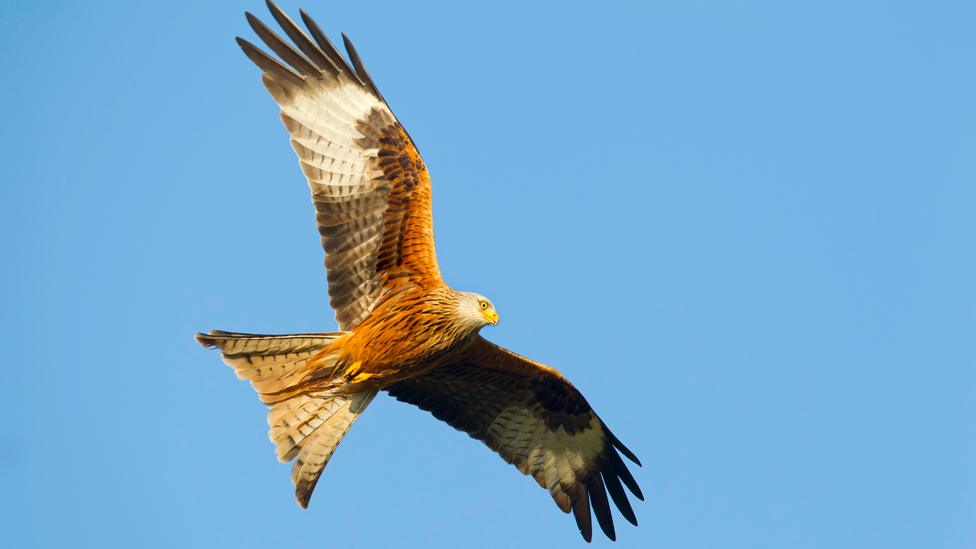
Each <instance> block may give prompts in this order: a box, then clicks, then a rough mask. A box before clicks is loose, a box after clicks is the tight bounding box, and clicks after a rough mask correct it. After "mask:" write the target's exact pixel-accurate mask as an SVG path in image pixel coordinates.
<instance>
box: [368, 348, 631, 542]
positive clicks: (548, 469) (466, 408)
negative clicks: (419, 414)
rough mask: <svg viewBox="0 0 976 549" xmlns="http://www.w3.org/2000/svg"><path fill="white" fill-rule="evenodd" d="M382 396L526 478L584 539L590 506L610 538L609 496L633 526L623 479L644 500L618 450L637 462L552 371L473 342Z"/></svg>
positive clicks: (611, 532) (398, 384) (587, 529)
mask: <svg viewBox="0 0 976 549" xmlns="http://www.w3.org/2000/svg"><path fill="white" fill-rule="evenodd" d="M386 390H387V391H388V392H389V393H390V394H391V395H392V396H394V397H396V398H397V399H398V400H401V401H403V402H408V403H410V404H414V405H416V406H418V407H419V408H421V409H423V410H426V411H428V412H431V413H432V414H433V415H434V417H436V418H437V419H440V420H442V421H445V422H447V423H448V424H449V425H451V426H452V427H454V428H455V429H458V430H460V431H464V432H466V433H468V434H469V435H471V436H472V437H473V438H476V439H478V440H480V441H482V442H484V443H485V444H486V445H488V447H489V448H491V449H492V450H494V451H495V452H497V453H498V454H499V455H501V457H502V458H503V459H504V460H505V461H507V462H509V463H511V464H512V465H515V466H516V467H518V469H519V471H521V472H522V473H523V474H527V475H532V477H533V478H535V480H536V482H538V483H539V485H540V486H542V487H543V488H545V489H547V490H549V492H550V493H551V494H552V497H553V499H554V500H556V505H558V506H559V508H560V509H562V510H563V511H564V512H567V513H568V512H569V511H570V510H572V511H573V514H574V515H575V517H576V524H577V525H578V526H579V529H580V533H582V535H583V537H584V538H585V539H586V540H587V541H589V540H590V537H591V531H592V528H591V517H590V508H591V506H592V509H593V512H594V513H595V514H596V517H597V520H598V521H599V523H600V527H601V528H602V529H603V531H604V533H606V535H607V536H608V537H609V538H611V539H614V537H615V533H614V528H613V519H612V517H611V515H610V504H609V502H608V500H607V492H609V493H610V497H611V498H612V499H613V501H614V503H616V505H617V509H618V510H619V511H620V513H621V514H622V515H623V516H624V518H626V519H627V520H628V521H630V522H631V523H632V524H634V525H636V524H637V518H636V517H635V516H634V511H633V509H632V508H631V506H630V502H629V501H628V499H627V496H626V494H625V493H624V490H623V488H622V486H621V481H622V483H623V484H624V485H626V486H627V488H629V489H630V491H631V492H632V493H633V494H634V495H635V496H637V498H638V499H644V498H643V495H642V494H641V491H640V488H639V487H638V486H637V482H636V481H635V480H634V477H633V476H632V475H631V474H630V471H628V470H627V467H626V465H625V464H624V461H623V460H622V459H621V458H620V455H619V454H618V452H619V453H622V454H623V455H625V456H626V457H627V458H629V459H630V460H631V461H633V462H634V463H637V464H638V465H640V462H639V461H638V460H637V457H636V456H634V454H633V453H632V452H631V451H630V450H628V449H627V448H626V447H624V445H623V444H622V443H621V442H620V440H618V439H617V437H615V436H614V435H613V433H611V432H610V430H609V429H607V426H606V425H605V424H604V423H603V421H601V420H600V418H599V417H597V415H596V413H594V412H593V410H592V409H591V408H590V405H589V404H587V402H586V399H584V398H583V395H581V394H580V392H579V391H577V390H576V388H575V387H573V385H572V384H571V383H570V382H569V381H567V380H566V378H564V377H563V376H562V375H561V374H559V372H557V371H555V370H553V369H552V368H549V367H547V366H544V365H542V364H539V363H538V362H534V361H532V360H529V359H527V358H524V357H522V356H519V355H517V354H515V353H513V352H511V351H508V350H506V349H503V348H501V347H499V346H497V345H495V344H493V343H490V342H489V341H487V340H485V339H483V338H481V337H479V338H478V339H477V340H476V341H475V342H474V343H473V344H472V345H471V347H469V348H468V350H466V351H465V352H463V353H461V354H460V355H459V356H457V357H456V358H454V359H452V360H451V361H450V362H449V363H447V364H444V365H442V366H438V367H436V368H434V369H433V370H431V371H429V372H427V373H425V374H423V375H420V376H418V377H414V378H411V379H408V380H405V381H400V382H397V383H395V384H393V385H391V386H390V387H388V388H387V389H386ZM604 489H606V491H604Z"/></svg>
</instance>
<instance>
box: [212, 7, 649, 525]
mask: <svg viewBox="0 0 976 549" xmlns="http://www.w3.org/2000/svg"><path fill="white" fill-rule="evenodd" d="M268 7H269V8H270V10H271V14H272V16H273V17H274V18H275V20H276V21H277V22H278V23H279V24H280V26H281V28H282V30H284V33H285V34H286V35H287V36H288V38H290V39H291V42H292V43H293V45H292V44H289V43H288V42H286V41H285V40H284V39H283V38H282V37H280V36H278V35H277V34H276V33H275V32H274V31H272V30H271V29H269V28H268V27H267V26H265V25H264V24H263V23H262V22H261V21H259V20H258V19H257V18H256V17H254V16H253V15H251V14H250V13H248V14H247V20H248V22H249V23H250V25H251V27H252V28H253V29H254V31H255V32H256V33H257V35H258V36H259V37H260V38H261V40H262V41H263V42H264V43H265V44H266V45H267V47H268V48H269V49H270V50H271V51H272V52H274V53H275V54H277V56H278V58H279V59H280V60H279V59H276V58H274V57H272V56H271V55H269V54H267V53H265V52H264V51H262V50H260V49H258V48H257V47H255V46H254V45H252V44H251V43H250V42H248V41H246V40H244V39H242V38H238V39H237V42H238V44H239V45H240V47H241V48H242V49H243V50H244V53H245V54H246V55H247V57H248V58H249V59H250V60H251V61H253V62H254V64H256V65H257V66H258V67H259V68H260V69H261V71H262V73H263V81H264V85H265V86H266V87H267V88H268V91H269V92H271V96H272V97H273V98H274V99H275V101H276V102H277V103H278V106H279V107H280V108H281V119H282V121H283V122H284V124H285V127H286V128H287V129H288V132H289V134H290V136H291V144H292V147H293V148H294V149H295V152H296V153H297V154H298V160H299V163H300V165H301V168H302V171H303V172H304V173H305V176H306V178H307V179H308V184H309V187H310V188H311V191H312V200H313V202H314V204H315V213H316V220H317V222H318V229H319V234H320V235H321V237H322V247H323V248H324V249H325V266H326V270H327V272H328V280H329V296H330V302H331V305H332V307H333V308H334V309H335V314H336V320H337V321H338V325H339V329H340V330H341V331H339V332H329V333H310V334H296V335H254V334H241V333H230V332H222V331H212V332H210V333H208V334H197V336H196V337H197V340H198V341H199V342H200V343H201V344H203V345H204V346H207V347H217V348H219V349H220V351H221V353H222V355H223V359H224V361H225V362H226V363H227V364H229V365H230V366H233V367H234V369H235V370H236V372H237V375H238V377H240V378H241V379H247V380H249V381H250V382H251V384H252V385H253V387H254V389H255V390H256V391H257V392H258V394H259V396H260V398H261V401H262V402H264V403H265V404H266V405H268V407H269V408H270V410H269V412H268V424H269V425H270V426H271V429H270V438H271V440H272V441H273V442H274V443H275V445H276V446H277V453H278V459H279V460H280V461H282V462H289V461H292V460H294V465H293V467H292V481H293V482H294V483H295V496H296V497H297V499H298V503H299V504H300V505H301V506H302V507H307V506H308V502H309V498H311V496H312V491H313V490H314V488H315V484H316V482H318V479H319V476H320V475H321V474H322V470H323V468H324V467H325V465H326V464H327V463H328V461H329V458H330V457H331V456H332V453H333V452H334V451H335V449H336V446H338V444H339V442H340V441H341V440H342V437H343V436H344V435H345V434H346V431H348V430H349V427H350V426H352V424H353V422H354V421H355V420H356V418H357V417H359V415H360V414H361V413H362V412H363V410H365V409H366V406H368V405H369V403H370V402H371V401H372V400H373V397H374V396H376V394H377V393H378V392H379V391H386V392H387V393H389V394H390V395H391V396H393V397H395V398H397V399H398V400H401V401H404V402H408V403H410V404H414V405H416V406H418V407H419V408H421V409H423V410H427V411H429V412H431V413H432V414H433V415H434V417H436V418H437V419H440V420H442V421H444V422H446V423H448V424H449V425H451V426H452V427H454V428H455V429H458V430H460V431H464V432H465V433H468V434H469V435H471V436H472V437H474V438H476V439H478V440H480V441H482V442H484V443H485V444H486V445H487V446H488V447H489V448H491V449H492V450H494V451H495V452H497V453H498V454H499V455H500V456H501V457H502V459H504V460H505V461H507V462H509V463H511V464H513V465H515V466H516V467H517V468H518V470H519V471H521V472H522V473H523V474H527V475H531V476H532V477H533V478H534V479H535V480H536V482H538V483H539V486H542V487H543V488H545V489H546V490H548V491H549V493H550V494H552V497H553V499H554V500H555V501H556V505H558V506H559V508H560V509H562V510H563V511H564V512H567V513H568V512H569V511H570V510H572V511H573V514H574V515H575V517H576V524H577V525H578V526H579V529H580V533H581V534H582V535H583V537H584V538H585V539H586V540H587V541H589V540H590V538H591V533H592V526H591V516H590V510H591V508H592V510H593V513H595V514H596V518H597V521H598V522H599V523H600V527H601V528H602V529H603V531H604V533H605V534H606V535H607V536H608V537H609V538H610V539H615V533H614V527H613V519H612V517H611V514H610V504H609V500H608V498H607V493H609V494H610V499H612V500H613V501H614V503H615V504H616V506H617V508H618V510H619V512H620V513H621V514H622V515H623V516H624V518H626V519H627V520H628V521H629V522H631V523H632V524H634V525H636V524H637V519H636V517H635V516H634V511H633V509H632V508H631V506H630V502H629V501H628V499H627V495H626V494H625V492H624V489H623V486H626V487H627V488H628V489H629V490H630V492H631V493H632V494H633V495H634V496H636V497H637V498H638V499H643V495H642V494H641V491H640V488H639V487H638V486H637V483H636V481H635V480H634V477H633V476H631V474H630V472H629V471H628V470H627V467H626V465H625V464H624V461H623V460H622V459H621V457H620V454H623V455H624V456H626V457H627V458H628V459H630V460H631V461H633V462H634V463H637V464H638V465H640V462H639V461H638V459H637V457H636V456H635V455H634V454H633V453H632V452H631V451H630V450H628V449H627V448H626V447H625V446H624V445H623V444H622V443H621V442H620V440H619V439H617V437H615V436H614V435H613V433H611V432H610V430H609V429H608V428H607V426H606V424H604V423H603V421H602V420H601V419H600V418H599V416H597V415H596V413H595V412H594V411H593V409H592V408H590V405H589V404H588V403H587V402H586V399H585V398H583V395H582V394H580V392H579V391H578V390H577V389H576V388H575V387H573V385H572V384H571V383H570V382H569V381H568V380H567V379H566V378H565V377H563V376H562V375H561V374H560V373H559V372H557V371H556V370H554V369H552V368H549V367H547V366H544V365H542V364H539V363H538V362H535V361H532V360H529V359H527V358H525V357H522V356H519V355H517V354H515V353H513V352H511V351H508V350H506V349H503V348H501V347H499V346H497V345H495V344H493V343H491V342H489V341H487V340H486V339H484V338H482V337H481V336H480V335H479V331H480V330H481V328H483V327H484V326H486V325H488V324H492V325H494V324H497V323H498V313H497V312H496V311H495V307H494V305H492V303H491V301H489V300H488V299H487V298H485V297H484V296H481V295H479V294H476V293H472V292H461V291H457V290H454V289H452V288H449V287H448V286H447V285H446V284H445V283H444V281H443V279H441V275H440V270H439V268H438V266H437V258H436V255H435V254H434V233H433V225H432V221H431V208H430V204H431V186H430V176H429V175H428V173H427V168H426V167H425V166H424V162H423V160H422V159H421V157H420V153H419V152H418V151H417V148H416V146H415V144H414V142H413V140H412V139H411V138H410V136H409V135H408V134H407V132H406V130H404V129H403V127H402V126H401V125H400V123H399V122H398V121H397V118H396V116H394V114H393V112H392V111H391V110H390V107H389V106H388V105H387V103H386V101H385V100H384V99H383V96H382V95H380V92H379V90H377V88H376V85H375V84H374V83H373V79H372V78H370V76H369V73H367V72H366V69H365V68H364V67H363V64H362V61H361V60H360V58H359V55H358V54H357V53H356V50H355V48H353V46H352V44H351V43H350V42H349V39H348V38H346V36H345V35H343V41H344V43H345V48H346V51H347V53H348V55H349V62H347V61H346V60H345V59H344V58H343V57H342V55H341V54H340V53H339V52H338V51H337V50H336V48H335V47H334V46H333V45H332V43H331V42H330V41H329V39H328V38H326V36H325V34H324V33H323V32H322V31H321V30H320V29H319V27H318V25H316V24H315V22H314V21H313V20H312V19H311V18H310V17H309V16H308V15H307V14H306V13H305V12H304V11H303V12H302V13H301V16H302V20H303V21H304V22H305V25H306V27H307V29H308V34H306V33H305V31H303V30H302V29H301V28H299V26H298V25H296V24H295V23H294V22H293V21H292V20H291V19H290V18H289V17H288V16H287V15H286V14H285V13H284V12H283V11H281V9H279V8H278V7H277V6H276V5H274V4H273V3H271V2H268ZM309 34H310V35H311V36H309ZM296 47H297V49H296Z"/></svg>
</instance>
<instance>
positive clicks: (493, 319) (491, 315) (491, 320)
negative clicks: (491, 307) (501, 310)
mask: <svg viewBox="0 0 976 549" xmlns="http://www.w3.org/2000/svg"><path fill="white" fill-rule="evenodd" d="M483 314H484V315H485V320H487V321H488V324H491V325H492V326H494V325H495V324H498V313H497V312H496V311H485V312H484V313H483Z"/></svg>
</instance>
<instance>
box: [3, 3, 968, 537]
mask: <svg viewBox="0 0 976 549" xmlns="http://www.w3.org/2000/svg"><path fill="white" fill-rule="evenodd" d="M199 4H203V3H199ZM199 4H198V3H185V2H175V1H174V2H165V3H158V4H156V5H152V6H150V5H143V4H142V3H135V2H126V3H118V4H109V3H102V2H85V3H74V2H72V3H65V4H63V5H62V4H59V3H42V2H36V3H35V2H19V3H16V4H14V5H10V6H6V7H5V8H4V10H2V12H0V26H2V28H3V32H0V62H2V66H3V67H4V78H3V85H2V86H0V100H2V103H3V104H4V105H5V106H6V109H5V114H4V123H3V124H0V150H2V151H3V153H2V157H3V168H2V172H3V184H2V185H0V189H2V191H0V192H2V193H3V196H2V201H0V204H2V208H3V215H2V216H0V234H2V235H3V237H2V242H3V253H4V257H5V265H6V268H4V269H2V271H0V277H2V279H3V280H2V282H3V283H2V287H3V288H4V292H3V293H4V294H5V296H4V298H3V301H4V303H5V306H4V307H2V308H0V322H2V327H3V329H4V333H6V334H7V337H6V338H5V340H6V344H7V348H6V350H5V353H4V354H5V360H4V362H5V366H4V371H5V382H6V383H5V390H4V391H3V392H2V394H3V397H2V399H3V400H2V402H3V404H4V409H5V410H6V420H5V421H3V422H2V423H0V484H2V486H3V488H2V492H3V494H4V496H3V497H2V498H0V530H2V531H3V532H4V534H3V536H5V538H6V540H5V542H4V543H3V545H5V546H8V547H34V546H36V547H68V546H71V547H107V546H120V547H122V546H124V547H131V546H143V547H174V546H183V547H217V546H228V547H268V546H280V547H289V546H312V545H315V546H319V545H321V546H335V547H382V546H389V545H390V544H396V545H398V546H404V547H456V546H458V545H459V544H463V545H465V546H469V547H500V546H523V547H527V546H533V547H546V546H553V547H555V546H574V545H575V544H581V543H582V542H581V540H580V539H579V537H578V533H577V531H576V528H575V525H574V524H573V520H572V518H571V517H569V516H565V515H563V514H561V513H560V512H559V511H558V510H557V509H556V507H555V505H554V504H553V503H552V501H551V500H550V499H549V497H548V495H547V494H546V493H545V492H544V491H542V490H540V489H538V487H537V486H535V484H534V482H532V481H531V480H529V479H527V478H525V477H522V476H521V475H519V474H518V473H517V472H516V471H515V470H514V469H513V468H511V467H510V466H508V465H505V464H504V463H503V462H502V461H501V460H500V459H498V457H496V456H495V455H493V454H492V453H490V452H489V451H487V450H486V449H484V448H483V447H482V446H481V445H480V444H479V443H477V442H475V441H473V440H471V439H469V438H468V437H466V436H464V435H461V434H458V433H456V432H454V431H453V430H452V429H450V428H449V427H447V426H445V425H443V424H441V423H439V422H437V421H435V420H434V419H433V418H431V417H430V416H428V415H427V414H425V413H423V412H420V411H418V410H416V409H414V408H412V407H409V406H407V405H404V404H401V403H398V402H395V401H393V400H392V399H390V398H388V397H385V396H381V397H380V398H378V399H377V401H376V402H375V404H374V405H373V406H372V407H371V408H370V410H369V411H368V412H367V413H366V414H365V415H364V416H363V417H362V419H361V420H360V421H359V422H358V423H357V424H356V425H355V427H354V428H353V430H352V431H351V432H350V434H349V436H348V437H347V438H346V440H345V441H344V443H343V445H342V446H341V448H340V449H339V451H338V452H337V454H336V456H335V458H334V460H333V461H332V463H331V464H330V465H329V467H328V469H327V470H326V473H325V475H324V477H323V479H322V481H321V482H320V484H319V486H318V489H317V492H316V494H315V497H314V498H313V500H312V505H311V508H310V509H309V510H307V511H302V510H300V509H299V508H298V506H297V505H296V504H295V503H294V501H293V496H292V487H291V484H290V482H289V476H288V471H289V469H288V467H287V466H285V465H281V464H278V463H277V462H276V461H275V459H274V455H273V448H272V446H271V444H270V443H269V442H268V441H267V439H266V434H265V431H266V426H265V421H264V410H263V409H262V406H261V405H260V404H259V403H258V401H257V399H256V398H255V396H254V395H253V394H252V391H251V389H250V388H249V387H248V386H247V385H246V384H245V383H242V382H239V381H237V380H236V379H235V377H234V375H233V373H232V372H231V371H230V369H228V368H227V367H225V366H223V365H222V364H221V363H220V361H219V360H218V357H217V355H216V354H215V353H214V352H208V351H204V350H202V349H200V348H199V347H198V346H197V344H196V343H195V342H194V341H193V339H192V334H193V333H194V332H196V331H199V330H206V329H213V328H220V329H228V330H240V331H253V332H272V333H274V332H279V333H286V332H298V331H309V330H316V331H318V330H329V329H334V327H335V324H334V321H333V319H332V312H331V311H330V310H329V309H328V308H327V296H326V287H325V283H324V273H323V268H322V258H321V253H320V249H319V244H318V236H317V234H316V232H315V229H314V223H313V217H312V209H311V206H310V204H309V199H308V191H307V188H306V185H305V182H304V181H303V179H302V177H301V173H300V171H299V169H298V166H297V163H296V162H295V159H294V154H293V153H292V151H291V150H290V148H289V146H288V143H287V138H286V134H285V131H284V129H283V128H282V127H281V125H280V122H279V121H278V118H277V113H276V109H275V107H274V104H273V102H272V100H271V99H270V97H268V96H267V94H266V92H265V91H264V89H263V88H262V86H261V85H260V81H259V77H258V73H257V70H256V69H255V68H254V67H253V66H251V65H250V63H249V62H248V61H247V60H246V59H245V58H244V56H243V55H242V54H241V53H240V51H239V50H238V49H237V47H236V45H235V44H234V41H233V38H234V36H235V35H238V34H241V35H243V36H246V37H250V36H253V35H252V34H251V33H250V32H249V29H248V27H247V25H246V22H245V20H244V17H243V11H244V10H245V9H249V10H251V11H254V12H256V13H258V14H261V15H262V17H264V18H265V19H268V18H267V17H266V16H265V15H264V14H265V13H266V11H265V9H264V6H263V4H262V3H261V2H258V1H257V0H255V1H253V2H244V3H241V4H240V5H232V3H230V2H226V3H208V4H203V5H199ZM855 4H856V5H855ZM282 5H283V7H285V8H286V9H287V10H288V11H289V12H290V13H292V14H295V13H297V9H298V7H300V5H299V4H298V3H295V2H291V1H288V2H282ZM301 7H304V8H306V9H307V10H308V11H310V12H311V13H312V14H313V16H315V17H316V18H317V20H318V21H319V23H320V24H321V25H322V26H323V28H325V29H326V30H327V31H328V32H329V33H330V34H331V35H332V36H333V37H336V36H338V32H339V31H345V32H347V33H348V34H349V35H350V36H351V37H352V39H353V40H354V42H355V43H356V45H357V47H358V49H359V50H360V53H361V54H362V56H363V58H364V60H365V62H366V65H367V67H368V68H369V70H370V72H371V73H372V74H373V76H374V78H375V79H376V81H377V83H378V85H379V87H380V89H381V90H382V91H383V93H384V95H385V96H386V97H387V98H388V99H389V101H390V103H391V105H392V107H393V108H394V110H395V112H396V113H397V114H398V116H399V117H400V119H401V120H402V121H403V122H404V124H405V125H406V127H407V128H408V129H409V131H410V132H411V134H412V135H413V137H414V138H415V139H416V141H417V142H418V143H419V145H420V148H421V151H422V153H423V154H424V157H425V159H426V161H427V164H428V166H429V167H430V170H431V172H432V177H433V181H434V218H435V227H436V232H437V246H438V254H439V256H440V261H441V266H442V269H443V272H444V274H445V277H446V279H447V281H448V283H450V284H451V285H453V286H455V287H458V288H462V289H469V290H475V291H478V292H481V293H484V294H485V295H488V296H489V297H491V298H492V300H493V301H494V302H495V304H496V305H497V307H498V309H499V311H500V314H501V318H502V322H501V324H500V325H499V326H498V327H496V328H490V329H487V330H486V332H485V334H486V335H487V336H488V337H489V338H490V339H492V340H494V341H496V342H498V343H500V344H503V345H505V346H507V347H510V348H512V349H514V350H516V351H517V352H519V353H522V354H525V355H528V356H531V357H533V358H536V359H538V360H541V361H544V362H546V363H549V364H551V365H553V366H555V367H557V368H559V369H561V370H562V371H563V372H564V373H565V374H566V375H567V376H568V377H569V378H570V379H572V380H573V381H574V383H575V384H576V385H577V387H579V388H580V390H582V392H583V393H584V394H585V395H586V396H587V398H588V399H589V401H590V403H591V404H592V405H593V406H594V407H595V408H596V409H597V410H598V411H599V413H600V414H601V415H602V417H603V418H604V419H605V420H606V421H607V423H608V424H609V425H610V426H611V427H612V428H613V429H614V431H615V432H616V433H617V434H618V435H619V436H620V438H622V439H623V440H624V441H625V442H626V443H627V445H628V446H629V447H630V448H632V449H633V450H634V451H635V452H636V453H637V454H638V455H639V456H640V457H641V459H642V461H643V463H644V468H643V469H640V470H638V471H636V472H635V474H636V476H637V479H638V481H639V482H640V483H641V486H642V487H643V490H644V493H645V494H646V495H647V501H645V502H643V503H639V504H638V505H637V506H636V512H637V515H638V518H639V520H640V522H641V525H640V527H638V528H632V527H630V526H629V525H626V523H624V522H623V520H622V519H620V518H619V516H618V519H617V523H618V529H617V530H618V539H619V541H618V542H617V544H618V546H620V547H661V548H706V547H723V548H739V547H742V548H782V547H791V548H803V547H810V548H819V547H835V548H841V547H851V548H854V547H973V546H976V467H974V463H976V428H974V417H976V398H974V395H976V368H974V367H976V360H974V359H976V356H974V350H973V337H972V334H973V332H974V329H976V315H974V312H976V291H974V284H973V281H974V280H976V256H974V254H973V252H974V244H976V216H974V212H976V155H974V150H976V101H974V100H973V98H974V97H976V71H974V70H973V59H974V58H976V34H974V33H973V32H972V21H973V20H974V18H976V9H974V8H973V5H972V4H971V3H964V2H957V3H953V2H929V3H909V2H857V3H851V2H802V3H790V5H786V3H781V2H758V1H755V2H737V3H734V4H732V3H722V4H717V3H716V4H713V3H703V2H682V3H672V5H663V4H661V3H639V4H637V3H635V4H621V3H615V2H601V3H596V4H594V3H586V4H567V3H562V2H561V3H558V4H549V5H541V4H540V5H538V6H527V5H523V3H521V2H496V3H492V5H491V6H481V7H473V6H462V5H458V3H443V4H426V3H410V4H409V5H398V4H393V3H383V2H371V3H369V4H368V5H357V4H356V3H354V2H318V3H316V2H307V3H304V4H301ZM606 543H607V542H606V540H605V539H602V538H601V537H600V536H599V534H597V535H596V536H594V545H604V544H606Z"/></svg>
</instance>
